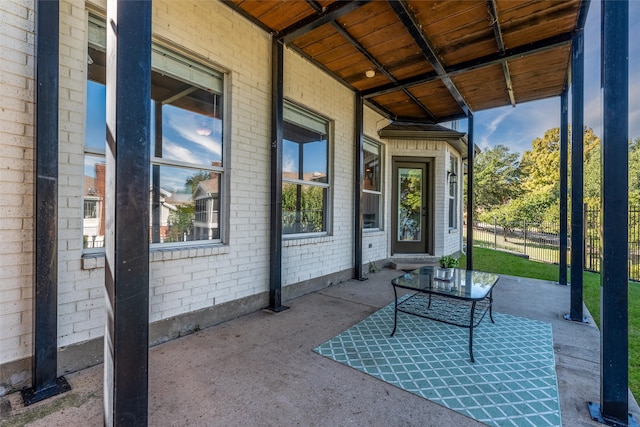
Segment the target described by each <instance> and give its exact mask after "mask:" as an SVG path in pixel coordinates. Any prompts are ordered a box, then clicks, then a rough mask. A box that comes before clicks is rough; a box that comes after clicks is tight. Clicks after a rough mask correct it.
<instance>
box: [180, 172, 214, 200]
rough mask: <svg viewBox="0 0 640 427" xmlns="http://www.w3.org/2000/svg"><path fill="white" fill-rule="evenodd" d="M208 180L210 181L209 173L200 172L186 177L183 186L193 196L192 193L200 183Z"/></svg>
mask: <svg viewBox="0 0 640 427" xmlns="http://www.w3.org/2000/svg"><path fill="white" fill-rule="evenodd" d="M209 179H211V172H205V171H200V172H197V173H195V174H194V175H192V176H190V177H188V178H187V179H186V181H185V183H184V185H185V187H186V189H187V190H189V191H190V192H191V193H192V194H193V192H194V191H196V188H197V187H198V184H199V183H201V182H202V181H207V180H209Z"/></svg>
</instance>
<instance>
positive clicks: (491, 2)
mask: <svg viewBox="0 0 640 427" xmlns="http://www.w3.org/2000/svg"><path fill="white" fill-rule="evenodd" d="M487 6H488V9H489V14H490V15H491V26H492V27H493V34H494V35H495V37H496V43H497V44H498V52H500V53H501V54H504V40H503V38H502V30H501V29H500V22H499V19H498V8H497V7H496V1H495V0H487ZM502 72H503V73H504V81H505V84H506V86H507V93H508V94H509V101H511V105H512V106H514V107H515V106H516V97H515V95H514V93H513V83H512V81H511V73H510V72H509V64H507V61H503V62H502Z"/></svg>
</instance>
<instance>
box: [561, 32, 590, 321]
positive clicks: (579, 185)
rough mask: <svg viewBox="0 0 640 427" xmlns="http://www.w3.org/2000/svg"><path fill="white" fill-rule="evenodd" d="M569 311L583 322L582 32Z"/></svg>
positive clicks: (575, 50)
mask: <svg viewBox="0 0 640 427" xmlns="http://www.w3.org/2000/svg"><path fill="white" fill-rule="evenodd" d="M571 76H572V82H571V115H572V122H571V128H572V132H571V310H570V312H569V313H567V314H565V316H564V317H565V319H567V320H573V321H576V322H586V319H585V317H584V315H583V309H582V271H583V269H584V219H583V210H584V208H583V196H584V176H583V169H584V159H583V155H584V130H583V128H584V31H583V30H580V31H578V33H577V34H576V35H575V37H574V39H573V43H572V62H571Z"/></svg>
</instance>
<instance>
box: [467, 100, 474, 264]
mask: <svg viewBox="0 0 640 427" xmlns="http://www.w3.org/2000/svg"><path fill="white" fill-rule="evenodd" d="M467 118H468V126H467V127H468V131H467V132H468V141H467V143H468V145H467V270H473V161H474V157H475V150H474V148H475V145H474V142H473V114H471V112H469V115H468V116H467Z"/></svg>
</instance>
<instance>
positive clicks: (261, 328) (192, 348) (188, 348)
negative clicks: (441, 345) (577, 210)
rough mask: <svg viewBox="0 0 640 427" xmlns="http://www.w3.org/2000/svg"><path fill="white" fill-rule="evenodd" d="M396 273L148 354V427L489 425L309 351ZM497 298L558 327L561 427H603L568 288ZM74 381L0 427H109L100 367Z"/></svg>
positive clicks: (12, 408) (10, 414) (8, 409)
mask: <svg viewBox="0 0 640 427" xmlns="http://www.w3.org/2000/svg"><path fill="white" fill-rule="evenodd" d="M399 273H400V272H398V271H395V270H382V271H380V272H377V273H373V274H369V275H368V277H369V279H368V280H365V281H356V280H350V281H348V282H345V283H342V284H338V285H333V286H330V287H328V288H326V289H323V290H321V291H318V292H314V293H311V294H308V295H305V296H302V297H299V298H296V299H293V300H289V301H287V302H286V305H287V306H289V307H290V309H289V310H286V311H284V312H281V313H277V314H276V313H272V312H270V311H266V310H260V311H257V312H254V313H252V314H250V315H247V316H244V317H242V318H239V319H236V320H233V321H230V322H227V323H224V324H222V325H219V326H216V327H212V328H209V329H206V330H202V331H199V332H196V333H194V334H192V335H189V336H186V337H182V338H178V339H176V340H173V341H170V342H167V343H164V344H161V345H158V346H156V347H153V348H151V349H150V351H149V360H150V365H149V425H152V426H186V425H189V426H211V425H224V426H240V425H242V426H248V425H260V426H270V425H303V426H327V425H332V426H344V425H371V426H389V425H394V426H401V425H423V426H442V425H452V426H458V425H464V426H480V425H482V424H480V423H478V422H476V421H474V420H471V419H469V418H467V417H465V416H463V415H460V414H458V413H456V412H453V411H451V410H449V409H446V408H444V407H442V406H439V405H437V404H434V403H432V402H430V401H428V400H426V399H422V398H420V397H418V396H415V395H413V394H411V393H408V392H405V391H403V390H400V389H398V388H396V387H394V386H391V385H389V384H387V383H384V382H382V381H379V380H377V379H375V378H373V377H370V376H368V375H366V374H363V373H361V372H359V371H357V370H355V369H351V368H349V367H346V366H343V365H341V364H339V363H335V362H333V361H331V360H329V359H327V358H325V357H322V356H319V355H317V354H316V353H314V352H312V351H311V349H312V348H314V347H315V346H317V345H319V344H321V343H323V342H324V341H326V340H328V339H330V338H332V337H333V336H335V335H337V334H338V333H340V332H342V331H343V330H345V329H347V328H349V327H350V326H352V325H353V324H355V323H356V322H358V321H360V320H362V319H364V318H365V317H367V316H368V315H370V314H371V313H373V312H374V311H376V310H378V309H379V308H381V307H383V306H385V305H386V304H388V303H390V302H392V301H393V290H392V288H391V285H390V284H389V282H390V281H391V279H393V278H394V277H396V276H398V275H399ZM494 298H495V299H494V301H495V310H496V311H498V312H502V313H508V314H512V315H516V316H522V317H529V318H533V319H538V320H544V321H547V322H550V323H552V325H553V326H552V327H553V334H554V348H555V352H556V364H557V373H558V383H559V391H560V401H561V410H562V417H563V424H564V425H565V426H572V427H573V426H596V425H600V424H597V423H595V422H593V421H591V419H590V417H589V414H588V410H587V403H586V402H587V400H591V401H598V399H599V332H598V330H597V328H596V327H595V325H593V323H591V324H588V325H585V324H582V323H574V322H568V321H565V320H563V319H562V314H564V312H565V311H566V310H568V307H569V288H568V287H563V286H559V285H555V284H553V283H551V282H544V281H536V280H531V279H520V278H513V277H508V276H503V277H501V279H500V282H499V283H498V285H497V287H496V289H495V291H494ZM67 380H68V381H69V383H70V384H71V385H72V387H73V390H72V391H71V392H69V393H67V394H65V395H61V396H58V397H55V398H52V399H49V400H47V401H44V402H40V403H38V404H35V405H32V406H30V407H28V408H25V407H23V406H22V403H21V400H20V397H19V394H17V393H16V394H12V395H9V396H6V397H4V398H1V399H0V400H1V401H2V403H1V404H0V425H2V426H3V427H4V426H13V425H16V426H17V425H25V424H28V425H29V426H64V427H67V426H69V425H74V424H75V425H82V426H94V425H95V426H99V425H102V366H101V365H100V366H97V367H94V368H90V369H86V370H83V371H80V372H77V373H74V374H71V375H68V376H67ZM630 406H631V410H632V412H633V413H634V415H635V416H636V419H638V417H639V415H640V411H638V407H637V404H636V403H635V401H632V404H631V405H630Z"/></svg>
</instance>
